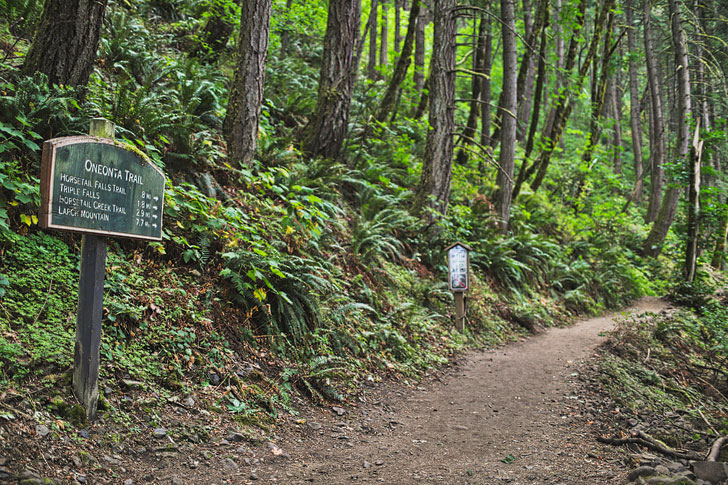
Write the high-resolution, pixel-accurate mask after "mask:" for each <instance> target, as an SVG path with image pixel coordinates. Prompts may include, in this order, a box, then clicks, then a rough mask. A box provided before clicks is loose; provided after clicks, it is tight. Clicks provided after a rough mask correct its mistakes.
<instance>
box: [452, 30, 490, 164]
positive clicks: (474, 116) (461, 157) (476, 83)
mask: <svg viewBox="0 0 728 485" xmlns="http://www.w3.org/2000/svg"><path fill="white" fill-rule="evenodd" d="M473 24H474V26H475V24H476V23H475V22H473ZM473 42H474V44H475V45H474V46H473V50H474V51H475V55H473V72H475V73H478V74H483V72H484V70H485V69H484V66H483V61H484V58H485V22H484V18H482V16H481V19H480V24H479V26H478V27H477V35H475V36H474V40H473ZM471 77H472V79H471V84H470V89H471V91H470V92H471V96H470V112H469V113H468V121H467V123H466V125H465V130H464V131H463V135H462V137H461V139H460V144H461V145H462V147H463V148H461V149H460V151H458V155H457V158H456V161H457V163H460V164H463V163H466V162H467V161H468V151H467V147H469V146H471V145H473V144H474V142H476V140H475V133H476V131H477V130H478V118H479V117H480V109H481V105H482V103H483V100H482V96H481V91H482V86H483V78H482V77H481V76H480V75H473V76H471ZM476 143H477V142H476Z"/></svg>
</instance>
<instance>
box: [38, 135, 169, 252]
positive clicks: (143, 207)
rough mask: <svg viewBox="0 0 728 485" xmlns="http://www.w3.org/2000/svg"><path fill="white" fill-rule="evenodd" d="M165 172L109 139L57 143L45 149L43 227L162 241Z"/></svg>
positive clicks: (53, 141) (59, 140)
mask: <svg viewBox="0 0 728 485" xmlns="http://www.w3.org/2000/svg"><path fill="white" fill-rule="evenodd" d="M164 181H165V177H164V174H163V173H162V171H161V170H160V169H159V168H158V167H157V166H155V165H154V164H152V163H151V162H150V161H149V160H148V159H147V158H146V157H144V156H143V155H141V154H139V153H136V152H134V151H131V150H130V149H128V148H124V147H123V146H122V145H120V144H118V143H116V142H114V141H113V140H111V139H106V138H98V137H93V136H72V137H64V138H53V139H51V140H47V141H46V142H45V143H44V144H43V160H42V165H41V202H42V205H41V211H40V226H41V227H44V228H48V229H61V230H67V231H77V232H83V233H91V234H99V235H108V236H120V237H129V238H136V239H150V240H161V239H162V213H163V204H164Z"/></svg>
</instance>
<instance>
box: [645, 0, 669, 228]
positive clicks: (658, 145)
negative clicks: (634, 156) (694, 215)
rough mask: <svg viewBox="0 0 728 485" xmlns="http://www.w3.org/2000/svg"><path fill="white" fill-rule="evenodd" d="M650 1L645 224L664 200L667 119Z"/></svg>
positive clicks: (647, 13)
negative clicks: (649, 113)
mask: <svg viewBox="0 0 728 485" xmlns="http://www.w3.org/2000/svg"><path fill="white" fill-rule="evenodd" d="M651 16H652V15H651V11H650V1H649V0H646V1H645V19H644V27H643V30H644V38H645V64H646V65H647V84H648V86H649V92H650V109H651V113H652V115H651V116H652V123H651V125H650V126H651V128H652V130H651V131H650V163H651V170H650V183H651V186H650V201H649V204H648V205H647V213H646V214H645V222H648V223H649V222H653V221H654V220H655V218H656V217H657V212H658V211H659V208H660V201H661V198H662V186H663V178H664V172H663V168H662V164H663V161H664V158H665V119H664V116H663V111H662V93H661V92H660V80H659V74H658V69H657V61H656V59H655V51H654V48H653V45H652V28H651V26H652V21H651Z"/></svg>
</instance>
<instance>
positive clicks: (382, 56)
mask: <svg viewBox="0 0 728 485" xmlns="http://www.w3.org/2000/svg"><path fill="white" fill-rule="evenodd" d="M380 2H381V5H382V38H381V40H380V42H379V66H380V67H385V66H387V64H389V57H388V52H387V50H388V47H389V28H388V27H389V9H388V8H387V0H380Z"/></svg>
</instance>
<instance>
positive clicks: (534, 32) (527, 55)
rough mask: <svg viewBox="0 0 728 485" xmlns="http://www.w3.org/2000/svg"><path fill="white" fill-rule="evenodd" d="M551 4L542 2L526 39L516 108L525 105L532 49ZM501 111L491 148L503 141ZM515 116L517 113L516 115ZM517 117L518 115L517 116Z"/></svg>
mask: <svg viewBox="0 0 728 485" xmlns="http://www.w3.org/2000/svg"><path fill="white" fill-rule="evenodd" d="M548 6H549V2H548V0H541V1H540V2H539V4H538V11H537V17H536V24H535V25H534V26H533V28H532V29H531V31H530V35H529V36H528V37H527V38H526V44H527V46H526V49H525V50H524V52H523V57H522V58H521V66H520V68H519V69H518V78H517V81H516V85H517V87H516V106H517V107H518V106H519V105H521V104H522V103H523V98H524V95H525V92H526V79H527V77H528V70H529V68H531V70H532V71H533V63H532V59H533V52H532V49H531V47H532V46H533V45H534V44H535V43H536V40H537V39H538V38H539V36H540V35H541V30H542V29H543V28H544V26H545V24H546V18H547V13H548V8H549V7H548ZM502 96H503V91H502V90H501V97H502ZM502 104H503V100H502V99H498V105H499V106H500V105H502ZM500 113H501V112H500V111H498V113H497V114H496V117H495V123H494V124H495V128H494V129H493V134H492V136H491V143H490V146H491V147H492V148H495V147H496V146H497V145H498V142H500V139H501V125H502V123H501V117H500ZM514 114H515V113H514ZM516 115H517V114H516Z"/></svg>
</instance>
